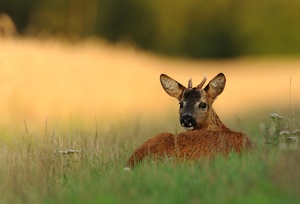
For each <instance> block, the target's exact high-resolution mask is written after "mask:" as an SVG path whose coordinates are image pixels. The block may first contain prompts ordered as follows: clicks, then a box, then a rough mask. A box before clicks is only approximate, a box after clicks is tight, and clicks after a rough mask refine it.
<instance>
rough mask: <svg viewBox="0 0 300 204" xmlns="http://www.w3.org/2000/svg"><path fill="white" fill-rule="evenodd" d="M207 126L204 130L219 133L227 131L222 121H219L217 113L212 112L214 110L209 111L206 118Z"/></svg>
mask: <svg viewBox="0 0 300 204" xmlns="http://www.w3.org/2000/svg"><path fill="white" fill-rule="evenodd" d="M207 121H208V122H207V126H206V128H205V129H206V130H214V131H220V130H229V128H227V127H226V126H225V125H224V124H223V123H222V121H221V120H220V118H219V116H218V115H217V113H216V112H215V111H214V109H211V111H210V112H209V115H208V118H207Z"/></svg>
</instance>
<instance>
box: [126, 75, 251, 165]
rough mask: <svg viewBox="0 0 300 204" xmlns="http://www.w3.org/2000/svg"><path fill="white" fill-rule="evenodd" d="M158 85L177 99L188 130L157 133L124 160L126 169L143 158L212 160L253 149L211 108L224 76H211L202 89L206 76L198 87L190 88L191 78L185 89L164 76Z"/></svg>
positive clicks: (224, 79) (222, 88) (182, 122)
mask: <svg viewBox="0 0 300 204" xmlns="http://www.w3.org/2000/svg"><path fill="white" fill-rule="evenodd" d="M160 82H161V84H162V87H163V88H164V90H165V91H166V92H167V93H168V94H169V95H170V96H172V97H175V98H176V99H178V101H179V105H180V107H179V115H180V124H181V125H182V126H183V127H184V128H185V129H187V130H190V131H187V132H182V133H180V134H171V133H160V134H158V135H157V136H155V137H153V138H151V139H149V140H147V141H146V142H144V143H143V144H142V145H141V146H140V147H139V148H138V149H136V150H135V151H134V152H133V153H132V155H131V156H130V158H129V160H128V161H127V167H128V168H133V167H134V166H135V165H136V164H137V163H139V162H140V161H142V160H143V159H144V158H145V157H146V156H151V157H152V158H154V159H159V158H163V157H175V158H178V159H186V160H190V159H200V158H213V156H214V155H216V154H218V153H220V154H222V155H227V154H229V153H230V152H231V151H235V152H238V153H240V152H241V151H242V150H249V149H253V148H254V144H253V143H252V141H251V140H250V139H249V138H248V137H247V135H245V134H243V133H240V132H234V131H232V130H230V129H229V128H227V127H226V126H225V125H224V124H223V123H222V122H221V120H220V119H219V117H218V115H217V114H216V112H215V111H214V110H213V108H212V104H213V102H214V100H215V99H216V97H217V96H218V95H220V94H221V93H222V92H223V90H224V87H225V83H226V78H225V76H224V74H223V73H220V74H218V75H217V76H216V77H214V78H213V79H212V80H211V81H210V82H209V83H208V85H206V87H205V88H204V89H202V87H203V85H204V84H205V82H206V77H205V76H204V79H203V80H202V82H201V83H200V84H199V85H198V86H197V87H192V80H191V79H190V80H189V82H188V87H187V88H186V87H184V86H183V85H181V84H180V83H178V82H177V81H175V80H174V79H172V78H170V77H168V76H167V75H165V74H162V75H161V76H160ZM126 169H127V168H126Z"/></svg>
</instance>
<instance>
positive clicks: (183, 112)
mask: <svg viewBox="0 0 300 204" xmlns="http://www.w3.org/2000/svg"><path fill="white" fill-rule="evenodd" d="M160 82H161V85H162V87H163V89H164V90H165V91H166V92H167V94H169V95H170V96H172V97H175V98H176V99H177V100H178V101H179V115H180V124H181V125H182V127H184V128H185V129H187V130H194V129H211V130H219V129H226V127H225V125H224V124H223V123H222V122H221V121H220V120H219V118H218V116H217V114H216V113H215V112H214V110H213V108H212V104H213V102H214V101H215V99H216V98H217V96H218V95H220V94H221V93H222V92H223V90H224V87H225V83H226V78H225V75H224V74H223V73H220V74H218V75H217V76H215V77H214V78H213V79H212V80H211V81H210V82H209V83H208V84H207V85H206V86H205V88H204V89H203V88H202V87H203V85H204V84H205V82H206V76H205V75H204V78H203V80H202V82H201V83H200V84H199V85H197V86H196V87H193V85H192V79H190V80H189V81H188V87H187V88H186V87H185V86H183V85H182V84H180V83H178V82H177V81H176V80H174V79H172V78H171V77H169V76H167V75H165V74H161V75H160Z"/></svg>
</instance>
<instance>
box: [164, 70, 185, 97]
mask: <svg viewBox="0 0 300 204" xmlns="http://www.w3.org/2000/svg"><path fill="white" fill-rule="evenodd" d="M160 83H161V85H162V87H163V89H164V90H165V91H166V92H167V94H169V95H170V96H172V97H175V98H177V100H178V101H179V100H180V99H181V96H182V93H183V91H184V90H185V87H184V86H183V85H181V84H180V83H178V82H177V81H175V80H174V79H172V78H171V77H169V76H167V75H165V74H161V75H160Z"/></svg>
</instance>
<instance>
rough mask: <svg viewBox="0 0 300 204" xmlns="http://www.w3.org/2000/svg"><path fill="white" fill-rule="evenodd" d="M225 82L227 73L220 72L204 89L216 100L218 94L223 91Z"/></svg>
mask: <svg viewBox="0 0 300 204" xmlns="http://www.w3.org/2000/svg"><path fill="white" fill-rule="evenodd" d="M225 84H226V78H225V75H224V74H223V73H220V74H218V75H217V76H215V78H213V79H212V80H211V81H210V82H209V83H208V84H207V85H206V87H205V88H204V90H205V91H206V93H207V94H208V96H209V97H210V98H211V99H213V100H215V99H216V98H217V96H218V95H220V94H221V93H222V92H223V90H224V88H225Z"/></svg>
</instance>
